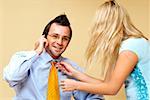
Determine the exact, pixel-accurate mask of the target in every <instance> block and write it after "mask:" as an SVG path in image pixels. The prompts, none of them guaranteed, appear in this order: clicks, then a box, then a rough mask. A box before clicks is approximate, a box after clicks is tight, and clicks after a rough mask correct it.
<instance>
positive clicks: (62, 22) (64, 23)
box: [42, 14, 72, 39]
mask: <svg viewBox="0 0 150 100" xmlns="http://www.w3.org/2000/svg"><path fill="white" fill-rule="evenodd" d="M53 23H56V24H58V25H62V26H67V27H68V28H69V30H70V39H71V37H72V29H71V26H70V22H69V20H68V18H67V16H66V15H65V14H62V15H59V16H57V17H56V18H55V19H53V20H51V21H50V22H49V23H48V24H47V25H46V27H45V28H44V31H43V34H42V35H44V37H45V38H47V35H48V32H49V28H50V27H51V25H52V24H53Z"/></svg>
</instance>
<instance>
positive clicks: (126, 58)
mask: <svg viewBox="0 0 150 100" xmlns="http://www.w3.org/2000/svg"><path fill="white" fill-rule="evenodd" d="M137 62H138V57H137V55H136V54H135V53H133V52H131V51H123V52H121V53H120V55H119V57H118V60H117V62H116V66H115V68H114V70H113V72H112V73H111V77H110V80H108V81H104V82H101V83H99V82H97V84H95V83H91V82H90V81H91V80H88V79H90V78H89V77H88V76H86V75H85V74H84V75H85V76H84V75H83V74H81V73H78V74H77V73H76V74H74V76H75V77H76V78H78V79H79V80H84V82H78V81H73V80H64V81H62V83H61V86H62V88H63V90H64V91H71V90H75V89H77V90H81V91H86V92H90V93H95V94H102V95H114V94H116V93H117V92H118V91H119V89H120V88H121V86H122V84H123V83H124V81H125V80H126V78H127V77H128V76H129V74H130V73H131V71H132V70H133V68H134V66H135V65H136V64H137ZM82 77H84V78H85V79H83V78H82ZM95 82H96V81H95Z"/></svg>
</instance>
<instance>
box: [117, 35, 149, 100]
mask: <svg viewBox="0 0 150 100" xmlns="http://www.w3.org/2000/svg"><path fill="white" fill-rule="evenodd" d="M124 50H129V51H131V52H134V53H135V54H136V55H137V56H138V63H137V64H136V66H135V67H134V69H133V71H132V72H131V73H130V75H129V76H128V78H127V79H126V81H125V90H126V96H127V100H150V41H148V40H146V39H144V38H129V39H127V40H125V41H123V42H122V44H121V48H120V51H119V52H122V51H124ZM127 59H128V58H127Z"/></svg>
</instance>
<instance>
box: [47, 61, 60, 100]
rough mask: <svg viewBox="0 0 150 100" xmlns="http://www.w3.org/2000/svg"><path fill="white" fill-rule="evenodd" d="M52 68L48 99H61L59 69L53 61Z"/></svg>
mask: <svg viewBox="0 0 150 100" xmlns="http://www.w3.org/2000/svg"><path fill="white" fill-rule="evenodd" d="M51 65H52V67H51V70H50V74H49V78H48V90H47V100H60V94H59V85H58V75H57V69H56V67H55V64H54V62H51Z"/></svg>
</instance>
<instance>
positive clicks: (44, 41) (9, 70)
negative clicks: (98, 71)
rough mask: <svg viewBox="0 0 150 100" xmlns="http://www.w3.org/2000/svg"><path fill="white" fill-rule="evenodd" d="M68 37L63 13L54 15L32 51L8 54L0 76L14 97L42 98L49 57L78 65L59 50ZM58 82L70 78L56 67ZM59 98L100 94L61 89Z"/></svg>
mask: <svg viewBox="0 0 150 100" xmlns="http://www.w3.org/2000/svg"><path fill="white" fill-rule="evenodd" d="M71 37H72V29H71V27H70V22H69V20H68V19H67V17H66V15H60V16H57V17H56V18H55V19H53V20H52V21H51V22H50V23H48V25H47V26H46V27H45V29H44V32H43V36H41V38H40V39H39V40H38V42H37V43H36V46H35V50H34V51H21V52H17V53H16V54H15V55H13V56H12V58H11V60H10V62H9V64H8V66H6V68H5V69H4V79H5V80H6V81H7V82H8V83H9V84H10V86H11V87H13V88H14V89H15V91H16V96H15V98H14V99H15V100H46V98H47V88H48V77H49V72H50V69H51V64H50V62H51V61H54V60H55V61H58V62H59V61H65V62H68V63H70V64H72V65H73V66H76V69H78V70H80V71H82V69H81V68H80V67H79V66H78V65H77V64H76V63H74V62H73V61H71V60H70V59H68V58H64V57H62V56H61V54H62V53H63V52H64V51H65V49H66V48H67V46H68V44H69V42H70V40H71ZM58 78H59V82H60V81H61V80H63V79H66V78H70V77H69V76H67V75H66V74H64V73H62V72H60V71H58ZM59 91H60V99H61V100H70V99H71V96H73V97H74V99H75V100H101V98H102V96H98V95H93V94H89V93H85V92H81V91H73V92H63V91H62V89H61V88H59Z"/></svg>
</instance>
